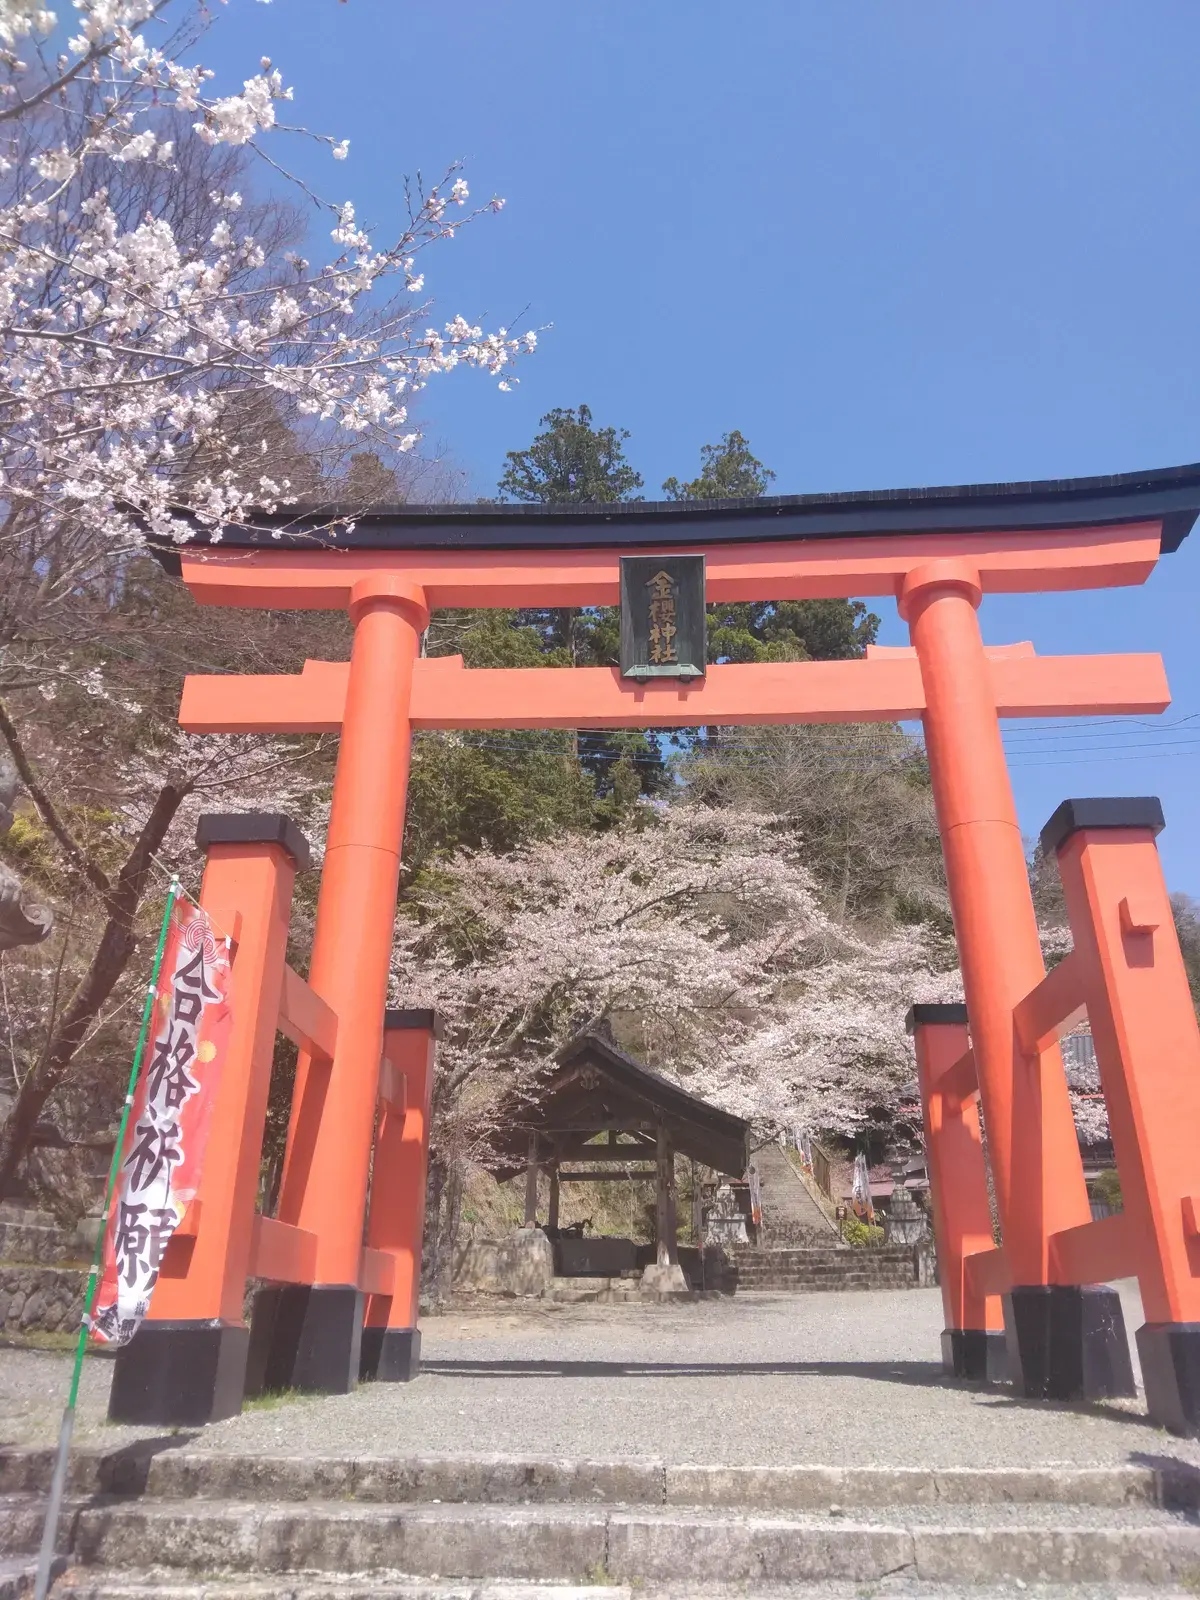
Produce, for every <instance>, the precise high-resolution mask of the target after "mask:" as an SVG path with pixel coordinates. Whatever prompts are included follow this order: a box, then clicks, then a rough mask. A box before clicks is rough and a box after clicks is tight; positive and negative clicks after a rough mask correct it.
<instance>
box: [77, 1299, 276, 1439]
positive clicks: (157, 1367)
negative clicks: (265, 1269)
mask: <svg viewBox="0 0 1200 1600" xmlns="http://www.w3.org/2000/svg"><path fill="white" fill-rule="evenodd" d="M249 1342H250V1332H249V1329H247V1328H242V1327H237V1326H234V1325H232V1324H230V1323H224V1322H143V1323H142V1325H141V1327H140V1328H139V1329H138V1331H137V1332H136V1333H135V1334H134V1336H133V1338H132V1339H131V1340H130V1341H129V1343H128V1344H127V1345H123V1346H122V1347H121V1349H120V1350H118V1351H117V1358H116V1361H115V1363H114V1366H113V1381H112V1389H111V1391H110V1393H109V1397H108V1420H109V1421H110V1422H131V1423H136V1424H138V1425H143V1424H146V1423H154V1424H165V1425H169V1426H172V1427H188V1426H192V1425H195V1424H198V1423H203V1422H221V1421H222V1420H223V1419H224V1418H226V1417H236V1416H237V1414H238V1412H239V1411H240V1410H241V1409H242V1399H243V1395H244V1393H245V1384H246V1355H247V1350H248V1348H249Z"/></svg>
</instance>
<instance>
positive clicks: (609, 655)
mask: <svg viewBox="0 0 1200 1600" xmlns="http://www.w3.org/2000/svg"><path fill="white" fill-rule="evenodd" d="M541 422H542V428H543V432H541V433H539V434H538V435H537V436H536V437H535V439H534V441H533V443H532V444H531V445H530V446H529V447H528V448H527V449H525V450H510V451H509V452H508V458H507V459H508V465H507V467H506V468H505V470H504V475H503V476H502V477H501V479H500V482H499V484H498V485H497V489H498V492H499V495H500V498H501V500H506V501H514V500H515V501H521V502H523V503H525V504H541V505H607V504H611V503H612V502H613V501H620V500H640V499H641V498H642V497H641V495H640V494H638V493H637V490H639V489H640V488H641V487H642V476H641V474H640V473H639V472H637V471H635V470H634V468H633V467H632V466H630V464H629V462H628V461H626V459H625V441H626V440H627V439H628V438H629V432H628V430H627V429H625V428H613V427H607V428H597V427H596V426H594V424H593V421H592V412H591V408H590V407H589V406H585V405H581V406H579V407H577V408H575V409H572V408H571V407H570V406H567V407H561V406H560V407H557V408H556V409H555V410H553V411H548V412H547V413H546V415H545V416H544V417H543V418H542V419H541ZM516 620H517V623H518V626H520V627H524V628H532V629H534V630H535V632H536V633H537V634H538V635H539V636H540V638H541V639H542V641H543V645H544V648H545V649H546V650H547V651H554V652H560V651H561V652H563V653H564V654H565V657H566V659H567V661H569V663H570V664H571V665H572V666H580V667H591V666H615V665H616V662H617V659H618V654H619V649H620V616H619V612H618V611H617V608H616V607H615V606H587V607H583V608H579V609H575V608H572V609H565V610H564V609H539V608H529V609H525V610H522V611H519V612H518V613H517V619H516ZM577 750H578V754H579V759H580V761H581V762H582V763H583V766H584V768H585V770H586V771H587V772H588V773H589V774H590V775H591V777H592V778H593V779H594V781H595V784H596V791H597V793H598V794H599V795H600V796H602V797H603V798H605V799H606V800H607V802H608V804H609V805H610V806H613V805H615V806H617V808H618V809H624V806H625V803H626V802H627V801H628V800H630V799H631V798H633V797H636V795H637V793H638V792H639V790H640V791H641V792H642V793H647V794H650V793H654V792H655V791H657V790H659V789H661V788H662V787H663V785H664V784H665V782H666V772H665V768H664V765H663V760H662V753H661V749H660V741H659V739H658V737H657V736H656V735H654V734H653V733H645V732H642V731H641V730H639V729H625V730H618V731H615V732H597V731H592V730H587V729H584V730H581V731H580V734H579V737H578V740H577Z"/></svg>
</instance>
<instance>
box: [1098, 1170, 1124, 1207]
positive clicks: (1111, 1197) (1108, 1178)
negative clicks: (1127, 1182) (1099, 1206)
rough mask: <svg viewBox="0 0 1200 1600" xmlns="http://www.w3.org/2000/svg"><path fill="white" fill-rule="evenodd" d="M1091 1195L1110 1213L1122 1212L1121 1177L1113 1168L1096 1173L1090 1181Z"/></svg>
mask: <svg viewBox="0 0 1200 1600" xmlns="http://www.w3.org/2000/svg"><path fill="white" fill-rule="evenodd" d="M1092 1193H1093V1194H1094V1195H1095V1197H1096V1199H1097V1200H1100V1201H1102V1202H1103V1204H1104V1205H1106V1206H1107V1207H1108V1208H1109V1210H1110V1211H1120V1210H1122V1208H1123V1202H1122V1199H1121V1175H1120V1173H1119V1172H1118V1171H1117V1169H1116V1168H1115V1167H1110V1168H1109V1169H1108V1171H1107V1172H1101V1173H1098V1174H1097V1176H1096V1177H1095V1178H1093V1179H1092Z"/></svg>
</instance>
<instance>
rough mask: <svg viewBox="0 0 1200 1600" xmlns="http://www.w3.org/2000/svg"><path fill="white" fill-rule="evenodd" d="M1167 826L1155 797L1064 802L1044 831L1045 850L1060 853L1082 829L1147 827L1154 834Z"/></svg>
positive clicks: (1144, 796) (1100, 798)
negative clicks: (1068, 841) (1072, 836)
mask: <svg viewBox="0 0 1200 1600" xmlns="http://www.w3.org/2000/svg"><path fill="white" fill-rule="evenodd" d="M1166 825H1167V824H1166V818H1165V817H1164V816H1163V808H1162V801H1161V800H1160V799H1159V798H1158V796H1157V795H1153V794H1146V795H1098V796H1096V797H1095V798H1094V799H1090V800H1064V801H1063V803H1062V805H1060V806H1059V808H1058V809H1057V811H1055V813H1054V815H1053V816H1052V817H1051V818H1050V821H1049V822H1048V823H1047V824H1046V826H1045V827H1044V828H1043V829H1042V837H1041V844H1042V851H1043V854H1045V855H1051V854H1052V853H1054V852H1056V851H1058V850H1061V849H1062V847H1063V845H1064V844H1066V842H1067V840H1068V839H1069V838H1070V837H1071V835H1072V834H1073V833H1078V832H1079V830H1080V829H1081V828H1148V829H1149V830H1150V832H1151V833H1161V832H1162V830H1163V829H1164V828H1165V827H1166Z"/></svg>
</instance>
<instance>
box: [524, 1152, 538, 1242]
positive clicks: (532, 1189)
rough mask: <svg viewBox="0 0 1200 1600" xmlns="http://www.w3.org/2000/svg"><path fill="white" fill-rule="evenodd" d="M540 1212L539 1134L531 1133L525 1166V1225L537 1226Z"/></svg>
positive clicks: (528, 1226) (529, 1226)
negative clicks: (527, 1159)
mask: <svg viewBox="0 0 1200 1600" xmlns="http://www.w3.org/2000/svg"><path fill="white" fill-rule="evenodd" d="M537 1212H538V1136H537V1134H536V1133H531V1134H530V1135H529V1161H528V1165H527V1166H526V1168H525V1226H526V1227H527V1228H536V1227H537Z"/></svg>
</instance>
